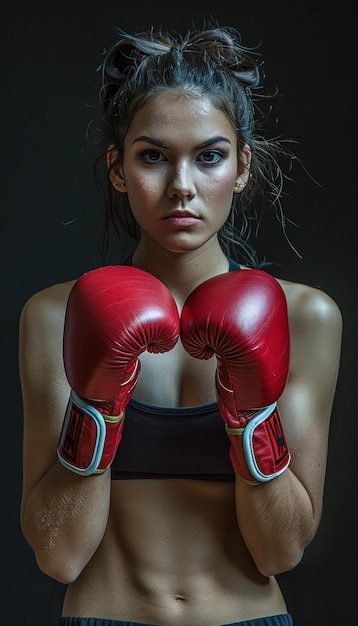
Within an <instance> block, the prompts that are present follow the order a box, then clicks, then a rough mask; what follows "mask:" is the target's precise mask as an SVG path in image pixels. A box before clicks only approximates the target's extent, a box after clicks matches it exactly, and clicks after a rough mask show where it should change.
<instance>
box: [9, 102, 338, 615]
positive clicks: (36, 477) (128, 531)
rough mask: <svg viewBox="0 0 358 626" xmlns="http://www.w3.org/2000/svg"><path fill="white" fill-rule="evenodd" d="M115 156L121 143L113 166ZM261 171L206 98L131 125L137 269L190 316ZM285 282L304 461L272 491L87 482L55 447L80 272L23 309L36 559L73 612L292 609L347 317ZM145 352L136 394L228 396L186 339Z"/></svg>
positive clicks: (128, 147) (27, 504)
mask: <svg viewBox="0 0 358 626" xmlns="http://www.w3.org/2000/svg"><path fill="white" fill-rule="evenodd" d="M143 137H146V139H145V140H144V139H143ZM215 137H216V139H215V141H213V138H215ZM218 137H221V139H220V140H218V139H217V138H218ZM140 138H141V139H140ZM208 141H209V145H207V146H205V147H203V145H204V144H205V143H207V142H208ZM200 146H201V147H200ZM116 156H117V155H116V153H115V151H113V150H112V151H109V153H108V160H109V163H111V162H112V161H111V160H112V159H114V158H115V157H116ZM208 161H209V162H210V163H212V164H211V165H207V163H208ZM249 165H250V150H249V147H248V146H245V147H244V148H243V150H242V152H241V153H238V144H237V136H236V132H235V131H234V129H233V128H232V126H231V124H230V122H229V121H228V119H227V118H226V116H225V115H224V114H223V113H222V112H220V111H218V110H217V109H215V108H214V107H213V106H212V105H211V104H210V102H209V100H207V99H205V98H203V99H200V100H198V99H195V98H190V97H188V96H184V95H183V94H179V93H173V92H170V93H162V94H160V95H158V96H156V97H155V98H154V99H153V100H151V101H150V102H148V103H147V104H146V105H145V106H144V107H143V109H141V110H139V111H138V112H137V113H136V115H135V117H134V119H133V122H132V124H131V126H130V128H129V130H128V133H127V136H126V139H125V146H124V155H123V158H122V160H121V161H120V163H119V164H117V165H116V166H115V167H114V168H113V169H112V171H111V180H112V183H113V185H114V187H115V188H116V189H117V190H118V192H119V193H121V192H124V193H127V194H128V197H129V200H130V203H131V206H132V210H133V213H134V215H135V217H136V219H137V221H138V223H139V224H140V226H141V233H142V236H141V241H140V244H139V246H138V248H137V250H136V252H135V254H134V257H133V264H134V265H135V266H137V267H140V268H142V269H144V270H146V271H148V272H151V273H152V274H154V275H155V276H157V277H158V278H159V279H160V280H162V282H163V283H164V284H166V285H167V287H168V288H169V289H170V290H171V292H172V294H173V296H174V297H175V300H176V302H177V305H178V309H179V311H180V310H181V307H182V305H183V302H184V301H185V299H186V297H187V296H188V295H189V293H190V292H191V291H192V289H194V287H196V286H197V285H198V284H200V283H201V282H203V281H204V280H206V279H208V278H210V277H211V276H215V275H218V274H221V273H224V272H226V271H227V270H228V261H227V259H226V257H225V255H224V254H223V252H222V251H221V248H220V246H219V242H218V239H217V231H218V229H219V228H220V226H221V225H222V224H223V223H224V221H225V219H226V217H227V215H228V212H229V209H230V203H231V199H232V194H233V193H234V192H235V185H236V184H237V183H239V182H245V181H246V180H247V176H248V172H249ZM122 185H125V186H124V187H123V186H122ZM243 269H244V270H245V268H243ZM246 271H250V270H246ZM279 282H280V284H281V286H282V288H283V290H284V293H285V295H286V299H287V305H288V312H289V322H290V340H291V360H290V371H289V377H288V382H287V385H286V388H285V390H284V392H283V394H282V396H281V398H280V400H279V404H278V407H279V411H280V415H281V421H282V423H283V427H284V431H285V434H286V439H287V442H288V446H289V449H290V452H291V457H292V460H291V463H290V466H289V468H288V469H287V470H286V471H285V472H284V473H283V474H282V475H281V476H279V477H278V478H276V479H274V480H272V481H270V482H269V483H265V484H262V485H259V486H252V485H248V484H246V483H244V482H243V481H241V480H240V479H239V478H237V480H236V482H235V483H216V482H206V481H195V480H185V479H175V480H170V479H164V480H152V479H151V480H131V481H113V483H111V479H110V472H109V471H108V472H106V473H104V474H103V475H98V476H89V477H82V476H78V475H76V474H74V473H72V472H70V471H68V470H67V469H65V468H64V467H63V466H62V465H61V464H60V463H59V461H58V460H57V456H56V447H57V443H58V438H59V434H60V431H61V426H62V422H63V416H64V412H65V409H66V405H67V402H68V397H69V393H70V388H69V385H68V383H67V380H66V376H65V372H64V368H63V361H62V336H63V326H64V315H65V310H66V303H67V299H68V295H69V292H70V289H71V287H72V285H73V284H74V281H71V282H68V283H62V284H58V285H54V286H52V287H50V288H48V289H45V290H43V291H41V292H39V293H37V294H35V295H34V296H32V297H31V298H30V299H29V301H28V302H27V303H26V304H25V306H24V309H23V311H22V315H21V323H20V374H21V384H22V392H23V404H24V482H23V497H22V510H21V522H22V528H23V532H24V535H25V537H26V539H27V541H28V542H29V544H30V546H32V548H33V550H34V553H35V555H36V559H37V562H38V565H39V567H40V568H41V569H42V570H43V571H44V572H46V573H47V574H48V575H49V576H52V577H54V578H56V579H58V580H60V581H61V582H64V583H68V585H69V586H68V591H67V594H66V598H65V602H64V608H63V614H64V615H84V616H98V617H103V618H108V619H110V618H112V619H123V620H131V621H141V622H145V623H152V624H162V625H164V624H166V625H167V626H179V625H180V626H216V625H217V624H223V623H230V622H236V621H239V620H245V619H253V618H255V617H261V616H265V615H273V614H277V613H282V612H286V605H285V602H284V599H283V598H282V595H281V592H280V590H279V588H278V585H277V583H276V580H275V575H277V574H278V573H281V572H284V571H287V570H289V569H291V568H293V567H294V566H295V565H296V564H297V563H298V562H299V561H300V559H301V558H302V555H303V552H304V549H305V547H306V546H307V545H308V543H309V542H310V541H311V540H312V538H313V537H314V535H315V533H316V530H317V528H318V525H319V521H320V517H321V512H322V499H323V489H324V479H325V470H326V459H327V441H328V434H329V422H330V415H331V410H332V402H333V398H334V391H335V386H336V380H337V374H338V367H339V357H340V345H341V315H340V312H339V309H338V307H337V305H336V304H335V303H334V302H333V301H332V299H331V298H330V297H329V296H327V295H326V294H324V293H323V292H321V291H320V290H317V289H313V288H311V287H308V286H306V285H301V284H295V283H290V282H288V281H279ZM140 360H141V374H140V377H139V381H138V384H137V386H136V389H135V392H134V394H133V395H134V397H135V398H137V399H138V400H141V401H143V402H146V403H148V404H160V405H167V406H189V405H199V404H204V403H207V402H212V401H214V400H215V387H214V374H215V366H216V363H215V358H214V359H211V360H208V361H198V360H196V359H193V358H192V357H190V356H189V355H188V354H187V353H186V352H185V351H184V349H183V347H182V346H181V343H180V341H179V342H178V343H177V345H176V347H175V348H174V349H173V350H172V351H170V352H168V353H166V354H161V355H153V354H148V353H144V354H143V355H142V356H141V359H140ZM193 380H194V381H195V384H194V385H193V384H192V382H193Z"/></svg>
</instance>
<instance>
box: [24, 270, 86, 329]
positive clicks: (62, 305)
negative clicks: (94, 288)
mask: <svg viewBox="0 0 358 626" xmlns="http://www.w3.org/2000/svg"><path fill="white" fill-rule="evenodd" d="M75 282H76V281H75V280H72V281H68V282H64V283H57V284H55V285H51V286H50V287H46V288H45V289H42V290H41V291H38V292H36V293H34V294H33V295H32V296H30V298H29V299H28V300H27V301H26V302H25V304H24V306H23V309H22V311H21V320H22V321H24V320H26V321H29V322H30V321H33V322H34V323H36V322H37V323H40V324H41V323H43V322H44V320H45V319H46V317H54V318H59V317H63V315H64V313H65V311H66V306H67V300H68V296H69V294H70V291H71V289H72V287H73V285H74V284H75Z"/></svg>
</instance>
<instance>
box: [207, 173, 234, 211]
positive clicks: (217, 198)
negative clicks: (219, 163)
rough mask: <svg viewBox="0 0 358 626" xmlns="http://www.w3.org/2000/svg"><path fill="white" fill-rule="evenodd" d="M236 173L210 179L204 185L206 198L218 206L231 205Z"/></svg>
mask: <svg viewBox="0 0 358 626" xmlns="http://www.w3.org/2000/svg"><path fill="white" fill-rule="evenodd" d="M236 177H237V174H236V172H234V171H233V172H228V173H227V174H225V175H222V176H218V177H215V178H210V179H209V180H208V181H207V184H206V194H205V195H207V197H208V198H210V199H211V200H213V201H214V202H215V203H216V204H218V205H226V204H227V203H229V204H230V205H231V199H232V194H233V190H234V184H235V181H236Z"/></svg>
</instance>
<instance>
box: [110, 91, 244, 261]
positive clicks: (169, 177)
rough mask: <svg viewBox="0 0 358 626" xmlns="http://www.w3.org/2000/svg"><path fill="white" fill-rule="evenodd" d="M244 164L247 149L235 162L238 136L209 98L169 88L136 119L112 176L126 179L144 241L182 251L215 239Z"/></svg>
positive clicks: (127, 191) (228, 208) (116, 179)
mask: <svg viewBox="0 0 358 626" xmlns="http://www.w3.org/2000/svg"><path fill="white" fill-rule="evenodd" d="M249 159H250V151H249V148H248V147H245V148H244V149H243V151H242V154H241V159H240V162H239V159H238V145H237V134H236V132H235V131H234V129H233V128H232V125H231V123H230V121H229V120H228V118H227V117H226V115H225V114H224V113H223V112H221V111H219V110H218V109H216V108H215V107H214V106H213V105H212V104H211V102H210V101H209V100H208V99H207V98H205V97H202V98H197V97H191V96H188V95H186V94H183V93H179V92H175V91H174V92H171V91H166V92H163V93H161V94H159V95H157V96H155V97H154V98H153V99H151V100H150V101H149V102H148V103H147V104H146V105H145V106H143V107H142V108H141V109H140V110H139V111H138V112H137V113H136V114H135V116H134V118H133V120H132V122H131V125H130V127H129V129H128V132H127V135H126V137H125V141H124V152H123V161H122V163H121V165H119V166H116V167H115V168H114V170H112V172H111V179H112V182H113V184H114V186H115V188H116V189H118V190H122V188H120V187H119V186H118V184H117V185H116V182H117V183H118V180H120V181H122V182H125V191H126V193H127V194H128V200H129V203H130V206H131V209H132V212H133V215H134V217H135V219H136V220H137V222H138V224H139V225H140V228H141V241H142V243H143V240H144V241H145V240H146V239H147V238H149V240H152V241H155V242H156V243H157V244H159V245H160V246H162V247H164V248H165V249H167V250H170V251H172V252H186V251H189V250H194V249H198V248H199V247H201V246H203V245H205V244H206V243H207V242H208V241H210V240H212V238H214V237H217V232H218V230H219V229H220V228H221V226H222V225H223V224H224V222H225V221H226V219H227V217H228V214H229V212H230V207H231V202H232V195H233V191H234V185H235V183H237V182H240V181H245V180H246V178H247V167H245V166H247V165H248V164H249Z"/></svg>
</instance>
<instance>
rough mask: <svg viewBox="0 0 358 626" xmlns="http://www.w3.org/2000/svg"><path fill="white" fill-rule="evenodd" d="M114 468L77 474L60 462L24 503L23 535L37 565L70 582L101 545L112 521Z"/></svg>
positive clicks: (62, 580) (50, 573) (50, 469)
mask: <svg viewBox="0 0 358 626" xmlns="http://www.w3.org/2000/svg"><path fill="white" fill-rule="evenodd" d="M109 502H110V471H108V472H106V473H105V474H102V475H96V476H89V477H84V476H78V475H77V474H75V473H73V472H71V471H69V470H67V469H65V468H64V467H62V466H61V464H60V463H59V462H58V461H56V462H55V463H54V464H53V465H52V466H51V467H50V468H49V470H48V471H47V472H46V474H45V475H44V476H43V477H42V478H41V480H40V481H39V482H38V483H37V484H36V485H35V486H34V488H33V489H32V491H31V492H30V494H29V495H28V497H27V499H26V501H25V502H23V505H22V514H21V522H22V529H23V533H24V536H25V538H26V540H27V541H28V543H29V544H30V546H31V547H32V549H33V550H34V552H35V555H36V559H37V562H38V565H39V567H40V568H41V569H42V570H43V571H44V572H45V573H46V574H48V575H49V576H52V577H53V578H56V579H57V580H60V581H61V582H64V583H68V582H71V581H72V580H75V579H76V578H77V576H78V575H79V573H80V572H81V571H82V569H83V568H84V566H85V565H86V564H87V563H88V561H89V560H90V558H91V557H92V555H93V553H94V552H95V550H96V549H97V547H98V545H99V543H100V541H101V539H102V537H103V534H104V531H105V528H106V525H107V520H108V512H109Z"/></svg>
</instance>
